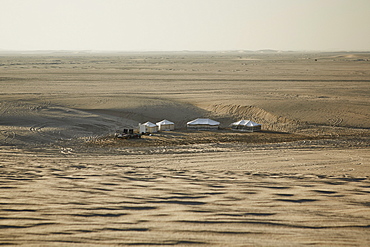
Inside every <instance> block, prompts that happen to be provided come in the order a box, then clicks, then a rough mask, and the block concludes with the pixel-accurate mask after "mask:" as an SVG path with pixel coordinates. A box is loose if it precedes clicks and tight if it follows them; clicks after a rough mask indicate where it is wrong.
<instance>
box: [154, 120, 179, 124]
mask: <svg viewBox="0 0 370 247" xmlns="http://www.w3.org/2000/svg"><path fill="white" fill-rule="evenodd" d="M169 124H175V123H173V122H171V121H168V120H167V119H164V120H162V121H160V122H158V123H157V125H169Z"/></svg>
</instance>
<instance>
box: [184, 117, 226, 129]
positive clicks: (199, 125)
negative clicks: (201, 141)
mask: <svg viewBox="0 0 370 247" xmlns="http://www.w3.org/2000/svg"><path fill="white" fill-rule="evenodd" d="M219 125H220V122H217V121H214V120H212V119H209V118H197V119H195V120H193V121H190V122H187V127H188V129H198V130H208V129H218V127H219Z"/></svg>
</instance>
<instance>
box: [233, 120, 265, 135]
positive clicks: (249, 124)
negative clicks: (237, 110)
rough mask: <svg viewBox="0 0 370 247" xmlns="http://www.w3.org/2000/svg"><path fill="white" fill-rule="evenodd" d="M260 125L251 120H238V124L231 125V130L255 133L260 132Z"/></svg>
mask: <svg viewBox="0 0 370 247" xmlns="http://www.w3.org/2000/svg"><path fill="white" fill-rule="evenodd" d="M261 127H262V125H261V124H258V123H255V122H253V121H251V120H240V121H238V122H235V123H232V124H231V128H232V129H233V130H239V131H247V132H255V131H261Z"/></svg>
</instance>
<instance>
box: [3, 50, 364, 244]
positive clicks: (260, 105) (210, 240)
mask: <svg viewBox="0 0 370 247" xmlns="http://www.w3.org/2000/svg"><path fill="white" fill-rule="evenodd" d="M369 58H370V55H369V54H366V53H317V54H313V53H268V54H266V53H249V52H244V53H240V52H234V53H232V52H229V53H189V52H179V53H167V54H161V53H137V54H135V53H121V54H67V53H65V54H64V53H58V54H52V53H50V54H43V55H30V54H25V55H20V54H14V55H13V56H11V55H9V54H7V55H2V56H0V88H1V90H0V143H1V146H0V171H1V173H0V191H1V194H0V228H1V231H0V243H1V244H3V245H14V244H24V245H35V246H40V245H42V246H50V245H57V246H63V245H66V246H70V245H73V246H94V245H144V246H145V245H219V246H299V245H316V246H368V245H369V244H370V236H369V227H370V200H369V198H370V197H369V194H370V178H369V175H370V173H369V171H370V169H369V168H370V152H369V151H370V145H369V144H370V142H369V140H370V138H369V137H370V135H369V133H370V131H369V128H370V107H369V106H370V100H369V95H370V87H369V85H370V84H369V83H370V79H369V78H370V67H369V61H368V59H369ZM197 117H210V118H212V119H215V120H217V121H220V122H221V127H222V129H221V130H219V131H189V130H186V129H185V124H186V122H187V121H190V120H192V119H194V118H197ZM162 119H169V120H171V121H173V122H175V124H176V127H177V129H176V130H175V131H173V132H161V133H158V134H155V135H153V136H143V138H142V139H137V140H121V139H114V138H113V133H114V132H115V131H116V130H117V129H123V128H127V127H136V126H137V124H138V123H139V122H145V121H151V122H157V121H160V120H162ZM240 119H251V120H253V121H256V122H259V123H261V124H262V125H263V131H262V132H260V133H240V132H233V131H231V130H229V129H228V126H229V124H230V123H231V122H233V121H236V120H240Z"/></svg>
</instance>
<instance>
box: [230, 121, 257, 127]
mask: <svg viewBox="0 0 370 247" xmlns="http://www.w3.org/2000/svg"><path fill="white" fill-rule="evenodd" d="M232 125H242V126H247V127H256V126H260V124H258V123H255V122H253V121H251V120H240V121H238V122H235V123H232Z"/></svg>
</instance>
